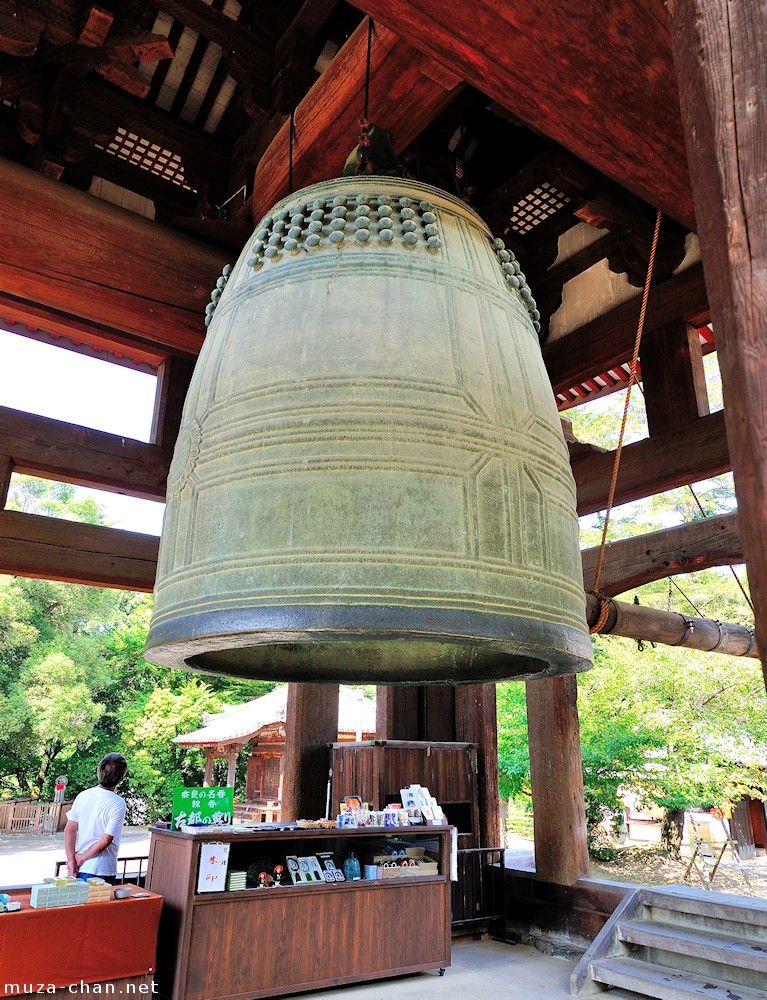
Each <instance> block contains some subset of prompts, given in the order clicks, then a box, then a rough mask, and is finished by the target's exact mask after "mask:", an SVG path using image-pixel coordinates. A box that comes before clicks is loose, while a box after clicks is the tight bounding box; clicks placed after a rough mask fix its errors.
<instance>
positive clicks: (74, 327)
mask: <svg viewBox="0 0 767 1000" xmlns="http://www.w3.org/2000/svg"><path fill="white" fill-rule="evenodd" d="M0 318H2V320H3V321H4V322H5V323H6V324H8V325H9V326H14V325H15V324H22V325H23V326H26V327H28V328H29V329H30V330H31V331H33V332H35V331H37V330H44V331H46V332H47V333H49V334H51V335H52V336H53V337H54V338H55V337H57V336H61V337H66V338H68V339H69V340H71V341H74V343H75V344H78V343H80V344H89V345H90V346H91V347H95V348H97V349H98V350H104V351H111V352H113V353H115V354H122V355H124V356H125V357H126V358H131V359H132V360H133V361H136V362H137V363H140V364H149V365H152V366H153V367H157V366H158V365H159V364H161V363H162V361H164V359H165V358H166V357H167V356H168V352H167V350H165V351H164V350H163V349H162V348H160V347H158V346H157V345H156V344H153V343H151V342H150V341H147V340H141V339H139V338H138V337H128V336H126V335H125V334H124V333H120V332H118V331H117V330H111V329H109V328H108V327H105V326H102V325H101V324H99V323H94V322H92V321H89V320H83V319H80V318H79V317H77V316H72V315H70V314H68V313H63V312H60V311H59V310H58V309H50V308H46V307H44V306H39V305H37V304H35V303H32V302H27V301H25V300H24V299H18V298H16V297H15V296H14V295H8V294H7V293H5V292H1V291H0ZM13 332H14V333H16V332H20V333H21V335H22V336H24V335H25V334H24V333H23V331H16V330H14V331H13Z"/></svg>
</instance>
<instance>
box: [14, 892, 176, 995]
mask: <svg viewBox="0 0 767 1000" xmlns="http://www.w3.org/2000/svg"><path fill="white" fill-rule="evenodd" d="M143 892H144V890H141V889H138V888H136V887H135V886H134V887H133V891H132V893H131V896H130V897H129V898H128V899H113V900H109V901H108V902H105V903H85V904H84V905H82V906H62V907H58V908H56V909H50V910H42V909H33V908H32V907H31V906H30V905H29V898H30V895H29V893H23V892H20V893H12V894H11V898H12V899H14V900H18V901H19V902H20V903H21V907H22V908H21V910H20V911H19V912H12V913H0V996H11V995H14V994H19V993H38V992H41V991H45V990H46V989H50V988H51V987H54V986H55V987H61V986H71V985H74V984H79V983H81V982H82V983H97V982H104V981H108V980H115V979H126V978H128V977H130V976H143V975H146V974H147V973H151V972H154V967H155V954H156V950H157V927H158V925H159V922H160V910H161V908H162V897H161V896H158V895H156V894H155V893H148V894H146V895H140V896H138V898H137V897H136V894H137V893H142V894H143Z"/></svg>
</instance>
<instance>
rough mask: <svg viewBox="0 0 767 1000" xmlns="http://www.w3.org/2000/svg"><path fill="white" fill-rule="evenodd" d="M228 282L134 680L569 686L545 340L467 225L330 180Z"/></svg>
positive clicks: (188, 421)
mask: <svg viewBox="0 0 767 1000" xmlns="http://www.w3.org/2000/svg"><path fill="white" fill-rule="evenodd" d="M226 271H228V269H225V272H226ZM224 284H225V288H224V290H223V294H220V300H218V301H217V304H216V305H215V315H214V316H213V321H212V322H211V323H210V327H209V333H208V336H207V339H206V341H205V346H204V348H203V351H202V353H201V355H200V359H199V362H198V364H197V368H196V370H195V373H194V378H193V380H192V384H191V387H190V389H189V395H188V397H187V400H186V405H185V407H184V416H183V422H182V425H181V432H180V434H179V439H178V443H177V445H176V451H175V454H174V457H173V463H172V465H171V469H170V475H169V479H168V505H167V510H166V513H165V525H164V528H163V534H162V542H161V545H160V558H159V565H158V573H157V585H156V591H155V595H156V597H155V614H154V619H153V621H152V627H151V630H150V632H149V637H148V640H147V654H146V655H147V658H148V659H149V660H151V661H152V662H154V663H161V664H167V665H170V666H179V667H183V666H187V667H191V668H195V669H199V670H203V671H209V672H214V673H222V674H232V675H236V676H240V677H260V678H272V679H282V680H291V681H349V680H356V681H378V682H381V683H398V684H399V683H407V682H413V683H426V682H431V681H446V682H478V681H488V680H495V679H499V678H508V677H515V678H532V677H550V676H554V675H558V674H567V673H573V672H576V671H579V670H584V669H586V668H587V667H588V666H589V665H590V662H591V643H590V640H589V637H588V634H587V631H586V624H585V618H584V603H585V602H584V592H583V583H582V574H581V560H580V553H579V549H578V523H577V519H576V512H575V485H574V483H573V478H572V475H571V473H570V465H569V461H568V454H567V449H566V446H565V443H564V440H563V437H562V430H561V426H560V421H559V417H558V415H557V411H556V408H555V405H554V399H553V396H552V392H551V386H550V384H549V382H548V379H547V377H546V372H545V370H544V367H543V362H542V359H541V352H540V348H539V346H538V339H537V336H536V329H535V328H536V327H537V320H538V318H539V317H538V314H537V312H536V311H535V303H534V301H533V300H532V298H531V296H530V291H529V289H528V288H527V285H526V283H525V279H524V275H523V274H521V273H520V271H519V265H518V264H517V263H516V261H514V259H513V255H511V254H509V253H508V251H506V250H505V249H503V244H501V243H500V241H494V240H493V238H492V236H491V234H490V232H489V230H488V229H487V227H486V226H485V224H484V223H483V222H482V220H481V219H480V218H479V217H478V216H477V215H475V213H474V212H473V211H472V210H471V209H470V208H469V207H467V206H466V205H465V204H464V203H463V202H461V201H459V200H458V199H456V198H454V197H452V196H450V195H448V194H445V193H444V192H442V191H438V190H436V189H434V188H431V187H428V186H426V185H424V184H419V183H417V182H415V181H410V180H402V179H399V178H390V177H371V176H364V177H347V178H339V179H337V180H331V181H326V182H324V183H322V184H316V185H313V186H312V187H309V188H305V189H304V190H302V191H299V192H297V193H295V194H293V195H291V196H290V197H288V198H286V199H284V200H283V201H281V202H279V204H277V205H276V206H275V208H274V210H273V211H272V213H271V214H270V215H269V216H268V217H267V218H265V219H263V220H262V222H261V224H260V225H259V227H258V230H257V232H256V234H255V237H254V242H253V243H252V244H251V245H249V246H248V247H247V248H246V249H245V250H244V251H243V253H242V254H241V255H240V259H239V260H238V262H237V264H236V265H235V267H234V269H233V270H232V271H231V274H229V275H228V277H227V276H226V273H225V277H224V278H223V279H219V286H223V285H224ZM218 296H219V293H218V292H214V296H213V297H214V300H215V299H218ZM212 309H213V305H211V306H210V307H209V311H210V310H212Z"/></svg>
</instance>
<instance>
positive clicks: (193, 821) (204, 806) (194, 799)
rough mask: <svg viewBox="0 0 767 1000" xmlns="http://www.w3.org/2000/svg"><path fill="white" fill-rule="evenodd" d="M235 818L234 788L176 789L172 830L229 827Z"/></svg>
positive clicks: (174, 791) (174, 792)
mask: <svg viewBox="0 0 767 1000" xmlns="http://www.w3.org/2000/svg"><path fill="white" fill-rule="evenodd" d="M233 816H234V789H233V788H174V789H173V818H172V824H173V825H172V829H174V830H180V829H182V827H184V826H229V825H231V822H232V817H233Z"/></svg>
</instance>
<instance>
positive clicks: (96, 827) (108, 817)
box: [67, 785, 125, 875]
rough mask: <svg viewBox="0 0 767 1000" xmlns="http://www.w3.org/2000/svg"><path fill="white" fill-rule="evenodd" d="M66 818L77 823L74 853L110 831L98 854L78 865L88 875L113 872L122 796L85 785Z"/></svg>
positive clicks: (123, 802) (122, 812) (118, 844)
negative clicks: (104, 847) (110, 841)
mask: <svg viewBox="0 0 767 1000" xmlns="http://www.w3.org/2000/svg"><path fill="white" fill-rule="evenodd" d="M67 819H71V820H72V821H73V822H75V823H77V853H78V854H82V853H83V852H84V851H87V850H88V849H89V848H91V847H93V845H94V844H96V843H98V841H99V840H101V838H102V837H103V836H104V834H105V833H111V834H112V837H113V838H114V839H113V840H112V843H111V844H110V845H109V847H107V848H106V850H104V851H102V852H101V854H97V855H96V856H95V857H94V858H89V859H88V860H87V861H84V862H83V864H82V868H83V871H85V872H87V873H88V874H89V875H116V874H117V853H118V851H119V850H120V835H121V834H122V828H123V820H124V819H125V799H121V798H120V796H119V795H118V794H117V792H110V791H109V790H108V789H106V788H101V787H100V786H98V785H97V786H96V787H94V788H86V789H85V791H84V792H80V794H79V795H78V796H77V797H76V798H75V801H74V802H73V803H72V808H71V809H70V810H69V813H68V815H67Z"/></svg>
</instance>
